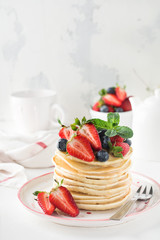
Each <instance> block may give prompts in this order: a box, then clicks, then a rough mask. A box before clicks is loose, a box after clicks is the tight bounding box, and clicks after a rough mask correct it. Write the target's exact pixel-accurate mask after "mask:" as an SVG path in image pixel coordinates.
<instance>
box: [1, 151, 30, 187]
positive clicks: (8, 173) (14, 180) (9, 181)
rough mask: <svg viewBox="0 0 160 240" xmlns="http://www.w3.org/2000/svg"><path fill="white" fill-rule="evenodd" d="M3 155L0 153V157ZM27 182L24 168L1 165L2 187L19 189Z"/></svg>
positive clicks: (17, 165) (7, 164) (12, 164)
mask: <svg viewBox="0 0 160 240" xmlns="http://www.w3.org/2000/svg"><path fill="white" fill-rule="evenodd" d="M2 155H3V153H2V154H1V153H0V157H1V156H2ZM26 181H27V177H26V175H25V171H24V167H23V166H21V165H19V164H16V163H9V162H8V163H0V185H3V186H7V187H14V188H19V187H21V186H22V185H23V184H24V183H25V182H26Z"/></svg>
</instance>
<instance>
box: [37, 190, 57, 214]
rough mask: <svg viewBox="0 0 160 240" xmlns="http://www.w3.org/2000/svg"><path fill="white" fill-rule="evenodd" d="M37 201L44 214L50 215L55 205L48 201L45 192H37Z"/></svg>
mask: <svg viewBox="0 0 160 240" xmlns="http://www.w3.org/2000/svg"><path fill="white" fill-rule="evenodd" d="M37 202H38V204H39V206H40V207H41V208H42V210H43V212H44V213H45V214H48V215H51V214H52V213H53V212H54V209H55V206H54V205H53V204H52V203H50V201H49V194H48V193H47V192H40V193H38V195H37Z"/></svg>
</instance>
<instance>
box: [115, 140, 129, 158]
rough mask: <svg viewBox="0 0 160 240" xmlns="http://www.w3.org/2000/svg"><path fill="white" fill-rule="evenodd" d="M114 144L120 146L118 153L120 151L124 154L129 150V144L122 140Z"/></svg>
mask: <svg viewBox="0 0 160 240" xmlns="http://www.w3.org/2000/svg"><path fill="white" fill-rule="evenodd" d="M114 146H116V147H117V146H118V147H121V148H122V151H120V152H119V153H121V154H122V155H123V156H125V155H126V154H127V153H128V152H129V148H130V147H129V145H128V144H127V143H124V142H115V144H114Z"/></svg>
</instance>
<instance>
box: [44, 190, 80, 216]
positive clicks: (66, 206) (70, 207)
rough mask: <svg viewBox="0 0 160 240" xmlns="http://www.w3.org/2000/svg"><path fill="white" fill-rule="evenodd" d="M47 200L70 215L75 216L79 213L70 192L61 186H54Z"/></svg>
mask: <svg viewBox="0 0 160 240" xmlns="http://www.w3.org/2000/svg"><path fill="white" fill-rule="evenodd" d="M49 201H50V202H51V204H53V205H54V206H56V207H57V208H58V209H59V210H61V211H62V212H64V213H67V214H68V215H70V216H71V217H76V216H77V215H78V214H79V209H78V207H77V205H76V203H75V201H74V199H73V197H72V195H71V193H70V192H69V190H68V189H67V188H65V187H63V186H60V187H58V188H55V189H53V190H52V191H51V193H50V195H49Z"/></svg>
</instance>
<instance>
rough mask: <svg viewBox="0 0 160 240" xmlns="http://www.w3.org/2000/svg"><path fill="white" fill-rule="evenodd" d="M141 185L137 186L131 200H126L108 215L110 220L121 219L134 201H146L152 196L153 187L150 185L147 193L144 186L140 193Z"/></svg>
mask: <svg viewBox="0 0 160 240" xmlns="http://www.w3.org/2000/svg"><path fill="white" fill-rule="evenodd" d="M141 189H142V185H141V186H140V187H139V188H138V190H137V192H136V193H135V194H134V195H133V197H132V198H131V200H129V201H128V202H126V203H125V204H124V205H123V206H122V207H120V209H119V210H118V211H117V212H116V213H115V214H114V215H112V216H111V217H110V220H121V219H122V218H123V217H125V216H126V215H127V213H128V212H129V210H130V209H131V208H132V206H133V205H134V204H135V202H136V201H137V200H138V201H147V200H149V199H150V198H151V197H152V196H153V188H152V187H151V188H150V190H149V193H148V194H147V193H146V192H147V186H145V188H144V190H143V192H142V193H140V192H141Z"/></svg>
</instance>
